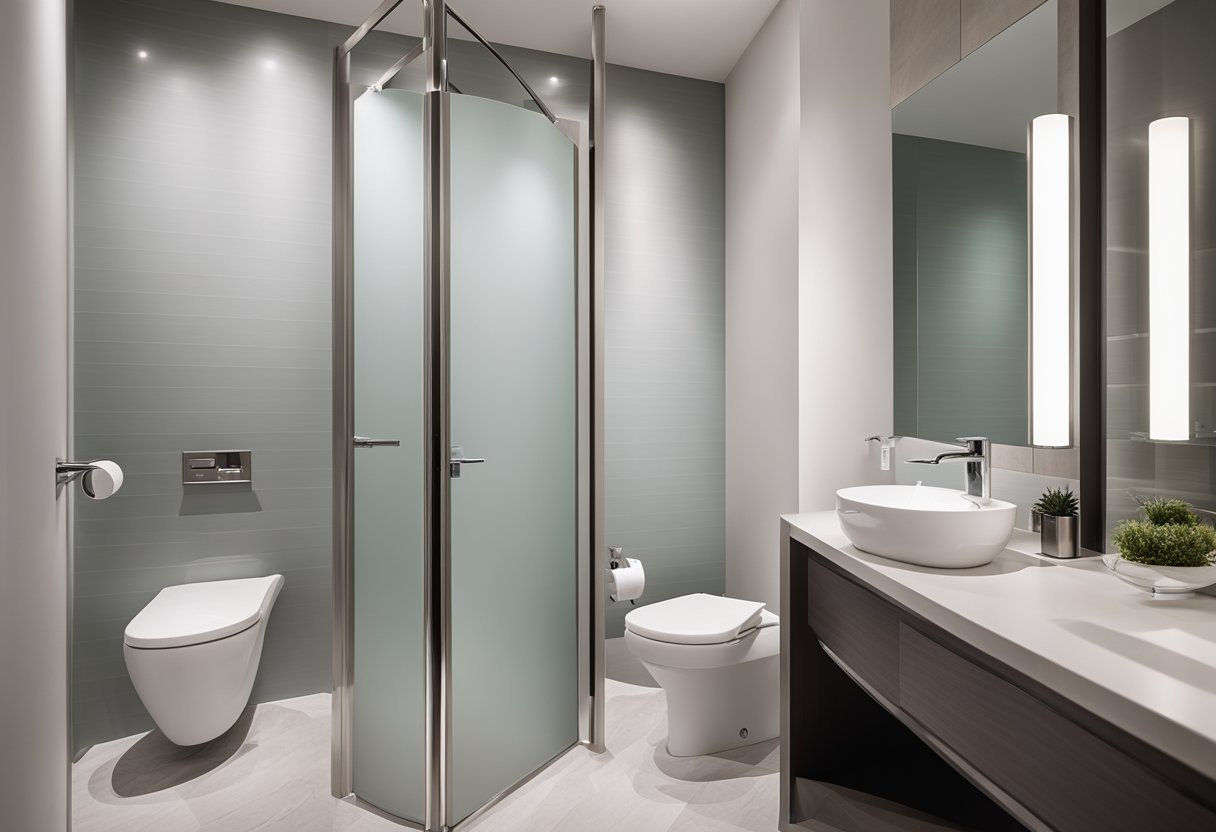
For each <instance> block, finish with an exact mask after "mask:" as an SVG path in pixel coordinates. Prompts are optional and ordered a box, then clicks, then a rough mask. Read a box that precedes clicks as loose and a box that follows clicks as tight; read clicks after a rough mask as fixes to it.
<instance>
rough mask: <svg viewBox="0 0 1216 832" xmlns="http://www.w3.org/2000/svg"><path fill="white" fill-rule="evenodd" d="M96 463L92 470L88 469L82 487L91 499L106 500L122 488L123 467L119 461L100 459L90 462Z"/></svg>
mask: <svg viewBox="0 0 1216 832" xmlns="http://www.w3.org/2000/svg"><path fill="white" fill-rule="evenodd" d="M90 464H92V465H96V466H97V467H96V468H94V469H93V470H92V471H86V472H85V475H84V477H83V478H82V480H81V483H80V487H81V490H82V491H84V495H85V496H86V497H88V498H89V499H90V500H104V499H106V498H107V497H112V496H114V492H116V491H117V490H118V489H120V488H122V468H120V467H118V463H117V462H112V461H111V460H108V459H99V460H97V461H96V462H93V463H90Z"/></svg>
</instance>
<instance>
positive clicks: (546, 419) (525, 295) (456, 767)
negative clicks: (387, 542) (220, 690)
mask: <svg viewBox="0 0 1216 832" xmlns="http://www.w3.org/2000/svg"><path fill="white" fill-rule="evenodd" d="M451 136H452V140H451V188H452V191H451V193H452V198H451V241H452V243H451V245H452V259H451V362H450V368H451V369H450V372H451V377H450V383H451V402H450V405H451V437H452V442H453V443H454V444H456V445H459V446H461V447H462V449H463V452H464V456H466V457H473V458H484V459H485V462H484V463H479V464H466V465H463V466H461V467H462V470H461V472H460V476H459V478H453V479H452V481H451V495H452V496H451V500H452V502H451V524H452V528H451V545H452V573H451V587H452V596H451V605H452V606H451V609H452V641H451V657H452V665H451V668H452V670H451V673H452V676H451V679H452V689H451V690H452V693H451V703H452V710H451V722H450V730H451V760H450V772H451V791H450V796H451V802H450V805H449V811H448V822H449V823H453V824H454V823H457V822H459V821H460V820H461V819H463V818H465V817H466V816H467V815H468V814H469V813H470V812H472V811H475V810H476V809H477V808H478V807H480V806H482V805H483V804H484V803H486V802H487V801H489V800H490V799H492V798H493V797H494V796H495V795H497V794H498V793H499V792H501V791H503V790H504V789H507V788H509V787H510V786H512V785H513V784H515V783H516V782H517V781H519V780H520V779H522V778H524V777H526V776H527V775H528V774H530V773H531V772H532V771H534V770H535V769H536V768H538V767H540V766H542V765H544V764H545V763H546V762H548V761H549V760H550V759H551V758H553V757H554V756H556V755H557V754H559V753H561V752H562V751H564V750H565V749H566V748H569V747H570V746H571V745H573V744H574V743H575V742H576V741H577V740H578V703H577V697H578V642H577V632H578V622H577V618H576V616H577V601H576V561H575V558H576V545H577V514H576V507H577V480H576V422H575V420H576V416H577V414H576V396H577V392H576V365H575V361H576V343H575V316H576V308H575V285H576V276H577V269H576V249H575V181H574V176H575V148H574V145H573V144H571V142H570V140H569V139H567V138H566V137H565V136H564V135H563V134H562V133H561V131H559V130H558V129H557V128H556V127H554V126H553V125H552V124H551V123H549V121H548V120H547V119H545V118H544V117H543V116H541V115H539V114H537V113H533V112H529V111H527V110H523V109H520V108H518V107H514V106H511V105H508V104H503V103H500V102H496V101H489V100H486V99H481V98H473V97H470V96H462V95H453V96H452V97H451Z"/></svg>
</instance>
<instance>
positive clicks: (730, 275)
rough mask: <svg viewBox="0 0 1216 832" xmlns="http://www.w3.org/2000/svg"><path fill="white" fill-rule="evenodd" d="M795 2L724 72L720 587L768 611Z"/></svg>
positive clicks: (779, 10) (784, 442) (790, 437)
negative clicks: (722, 558)
mask: <svg viewBox="0 0 1216 832" xmlns="http://www.w3.org/2000/svg"><path fill="white" fill-rule="evenodd" d="M798 3H799V0H782V2H781V3H779V4H778V5H777V7H776V8H775V9H774V10H773V13H772V14H771V15H770V16H769V19H768V21H767V22H766V23H765V24H764V26H763V28H761V30H760V32H759V33H758V34H757V35H756V37H755V39H754V40H753V41H752V43H751V45H750V46H748V48H747V51H746V52H745V53H744V55H743V57H742V58H740V60H739V63H738V64H737V65H736V66H735V68H734V70H733V71H732V72H731V74H730V77H729V78H728V79H727V81H726V149H727V155H726V228H727V234H726V552H727V557H726V586H727V592H728V594H730V595H732V596H733V597H736V598H749V599H756V600H763V601H766V602H768V603H769V604H770V605H771V606H772V607H773V608H774V609H775V608H776V600H777V598H778V597H779V592H778V590H779V578H780V575H779V569H778V560H777V557H776V553H777V551H778V546H779V543H780V541H779V538H778V533H779V523H778V520H777V517H778V516H779V515H780V514H783V513H787V512H793V511H797V510H798V387H797V385H796V384H794V383H793V379H794V378H796V377H797V373H798V353H797V344H798V307H797V303H796V300H797V296H798V177H797V175H796V171H797V170H798V125H799V118H800V111H799V100H798Z"/></svg>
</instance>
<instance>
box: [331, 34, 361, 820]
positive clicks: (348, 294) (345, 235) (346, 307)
mask: <svg viewBox="0 0 1216 832" xmlns="http://www.w3.org/2000/svg"><path fill="white" fill-rule="evenodd" d="M355 42H357V41H355ZM347 44H351V47H353V43H351V41H347ZM333 95H334V100H333V106H334V120H333V180H334V181H333V356H332V360H333V417H332V418H333V548H334V561H333V603H332V608H333V632H332V636H333V657H332V662H333V698H332V701H331V710H332V723H331V729H330V746H331V762H330V791H331V793H332V794H333V796H334V797H346V796H347V795H349V794H350V793H351V792H352V791H353V790H354V785H353V781H352V773H351V736H352V731H351V727H352V726H351V717H352V705H353V699H354V682H355V673H354V671H355V663H354V638H355V627H354V616H355V604H354V600H355V599H354V594H355V585H354V508H355V489H354V482H353V479H352V476H353V473H354V442H353V439H352V437H353V436H354V433H355V425H354V422H355V395H354V321H353V313H354V304H353V299H354V280H353V271H354V246H353V238H354V222H353V214H354V211H353V201H354V199H353V197H354V191H353V187H352V182H353V179H352V177H353V156H352V149H351V139H352V125H351V97H350V95H351V93H350V48H348V47H347V45H346V44H343V45H342V46H339V47H338V48H337V49H336V50H335V51H334V90H333Z"/></svg>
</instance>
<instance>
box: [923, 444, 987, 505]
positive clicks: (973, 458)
mask: <svg viewBox="0 0 1216 832" xmlns="http://www.w3.org/2000/svg"><path fill="white" fill-rule="evenodd" d="M958 441H959V442H961V443H963V448H964V450H961V451H946V452H945V453H940V454H938V455H937V456H935V457H933V458H932V459H909V460H908V462H910V463H912V464H914V465H941V464H942V463H943V462H965V463H966V464H967V467H966V470H965V472H964V474H963V477H964V480H965V489H964V490H965V491H966V492H967V496H968V497H972V498H974V499H975V500H976V501H977V502H979V503H980V504H981V505H982V504H984V503H987V502H988V501H989V500H990V499H992V464H991V458H992V443H990V442H989V441H988V438H987V437H985V436H965V437H960V438H959V440H958Z"/></svg>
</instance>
